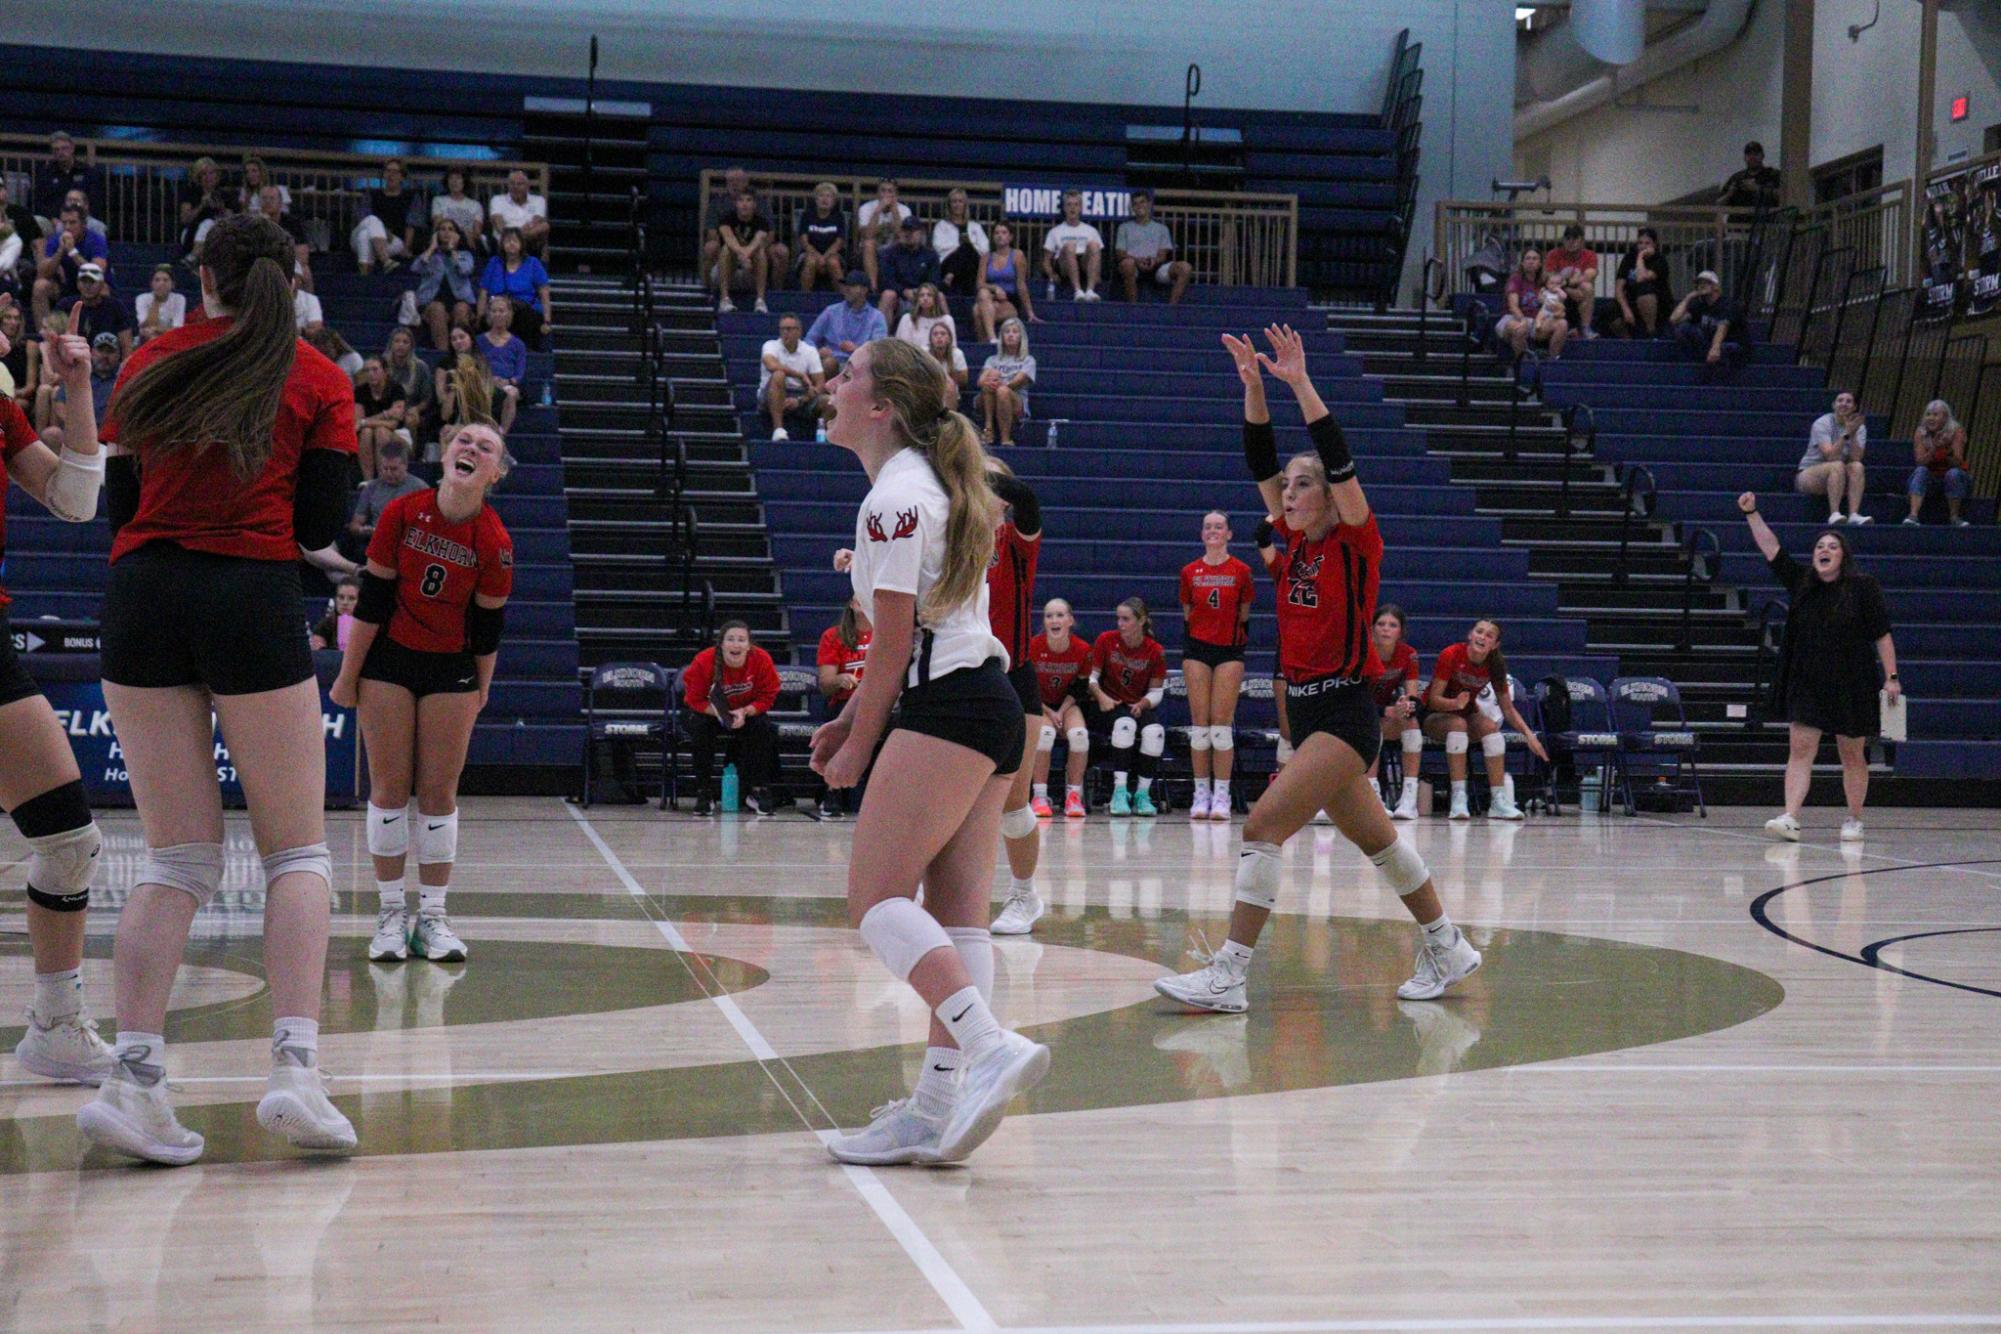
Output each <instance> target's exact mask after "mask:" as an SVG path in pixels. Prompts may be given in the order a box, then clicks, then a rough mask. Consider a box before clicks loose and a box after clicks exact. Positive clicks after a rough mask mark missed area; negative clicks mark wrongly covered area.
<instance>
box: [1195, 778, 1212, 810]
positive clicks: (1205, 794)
mask: <svg viewBox="0 0 2001 1334" xmlns="http://www.w3.org/2000/svg"><path fill="white" fill-rule="evenodd" d="M1208 800H1209V780H1208V779H1206V778H1198V779H1196V780H1195V804H1196V805H1198V806H1199V805H1202V804H1204V803H1206V802H1207V801H1208Z"/></svg>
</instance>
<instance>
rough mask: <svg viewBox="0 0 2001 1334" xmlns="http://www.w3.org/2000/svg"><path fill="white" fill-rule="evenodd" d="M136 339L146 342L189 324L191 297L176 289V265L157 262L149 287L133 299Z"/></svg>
mask: <svg viewBox="0 0 2001 1334" xmlns="http://www.w3.org/2000/svg"><path fill="white" fill-rule="evenodd" d="M132 306H133V314H134V316H135V317H136V324H135V327H134V331H133V332H134V334H135V341H137V342H141V343H143V342H145V341H146V340H147V339H149V338H157V337H159V336H160V335H161V334H163V333H167V332H169V331H171V330H174V329H178V328H180V327H181V326H182V325H183V324H185V323H187V319H188V299H187V298H186V297H184V296H182V295H181V294H180V293H179V292H176V291H175V290H174V266H173V265H171V264H156V265H154V266H153V277H152V280H151V281H150V282H149V283H148V284H147V287H146V290H145V291H143V292H141V293H140V294H139V295H138V296H137V297H135V298H134V299H133V302H132Z"/></svg>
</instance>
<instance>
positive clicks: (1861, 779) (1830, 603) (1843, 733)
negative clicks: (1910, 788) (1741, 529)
mask: <svg viewBox="0 0 2001 1334" xmlns="http://www.w3.org/2000/svg"><path fill="white" fill-rule="evenodd" d="M1737 508H1738V509H1740V510H1742V511H1744V521H1745V522H1746V523H1748V524H1749V525H1750V526H1751V537H1752V540H1753V541H1755V542H1756V543H1757V544H1758V551H1759V553H1760V554H1761V555H1763V556H1764V558H1765V561H1766V563H1767V564H1768V565H1770V566H1771V567H1772V574H1773V575H1774V577H1776V578H1777V579H1778V581H1779V583H1780V584H1781V585H1783V586H1784V587H1785V590H1786V594H1787V596H1788V599H1789V600H1790V602H1791V609H1790V610H1789V611H1788V612H1787V613H1786V629H1785V637H1784V638H1783V639H1782V640H1781V641H1780V643H1779V664H1778V670H1777V673H1776V675H1775V676H1774V677H1773V679H1772V695H1771V700H1770V704H1771V707H1772V708H1773V710H1774V711H1775V712H1776V711H1783V712H1784V714H1785V718H1786V721H1787V722H1788V723H1789V724H1791V728H1790V731H1791V735H1790V738H1789V740H1790V742H1791V746H1790V750H1789V753H1788V754H1787V756H1786V809H1785V811H1784V812H1783V813H1782V814H1779V815H1775V816H1773V817H1772V818H1771V819H1769V820H1767V821H1765V832H1766V833H1768V834H1771V835H1772V836H1773V837H1774V838H1782V839H1785V840H1786V841H1787V842H1790V843H1797V842H1799V837H1800V822H1799V813H1800V808H1801V807H1803V806H1805V805H1806V799H1807V792H1808V789H1809V788H1810V787H1811V785H1812V782H1813V761H1814V757H1815V756H1816V755H1817V754H1819V753H1820V738H1821V736H1822V735H1823V734H1824V733H1827V732H1832V733H1834V748H1835V751H1836V752H1837V753H1838V754H1839V755H1840V756H1841V791H1842V794H1843V795H1844V796H1845V797H1846V798H1847V799H1848V818H1847V819H1846V820H1844V821H1842V823H1841V840H1842V842H1844V843H1854V842H1860V841H1861V839H1862V806H1863V803H1864V802H1865V801H1867V800H1868V798H1869V738H1870V737H1872V736H1875V735H1877V734H1878V733H1879V732H1881V731H1882V730H1883V718H1882V709H1881V704H1880V700H1879V698H1878V694H1877V690H1878V677H1877V668H1878V666H1879V665H1880V666H1881V668H1882V677H1881V690H1882V694H1883V695H1886V696H1888V697H1889V699H1890V700H1891V701H1892V702H1893V703H1894V702H1895V701H1896V700H1897V699H1898V698H1900V697H1901V696H1902V694H1903V687H1902V686H1901V685H1900V684H1898V681H1897V645H1896V641H1894V640H1893V639H1891V637H1890V610H1889V606H1888V605H1887V604H1886V603H1885V602H1884V600H1883V588H1882V585H1880V584H1878V583H1877V582H1876V581H1875V579H1873V578H1871V577H1870V576H1869V575H1866V574H1864V573H1862V571H1860V570H1858V569H1856V568H1855V549H1854V547H1853V546H1851V545H1850V543H1849V540H1848V535H1847V534H1846V533H1842V532H1839V531H1835V530H1830V531H1828V532H1825V533H1822V534H1821V535H1820V537H1819V538H1818V539H1817V540H1816V541H1815V542H1814V544H1813V560H1812V563H1811V565H1810V566H1809V568H1807V569H1801V568H1800V567H1799V565H1798V564H1797V563H1796V562H1795V561H1794V560H1793V558H1792V557H1791V556H1788V555H1787V554H1786V553H1785V549H1784V548H1782V547H1781V546H1780V545H1779V539H1778V538H1777V536H1775V535H1774V534H1773V532H1772V530H1771V528H1770V527H1768V526H1767V525H1766V523H1765V520H1764V517H1763V516H1762V515H1760V514H1759V513H1758V498H1757V496H1755V495H1753V494H1752V493H1751V492H1749V491H1746V492H1745V493H1744V494H1743V495H1741V496H1739V497H1737Z"/></svg>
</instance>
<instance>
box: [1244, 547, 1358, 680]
mask: <svg viewBox="0 0 2001 1334" xmlns="http://www.w3.org/2000/svg"><path fill="white" fill-rule="evenodd" d="M1272 532H1273V538H1272V542H1273V545H1272V547H1271V548H1268V550H1269V552H1270V554H1269V555H1267V556H1266V557H1265V566H1266V568H1267V569H1269V570H1270V571H1271V576H1272V579H1273V581H1274V582H1276V583H1277V584H1278V643H1279V662H1278V667H1279V672H1280V674H1281V675H1283V676H1284V677H1285V679H1286V680H1288V681H1292V682H1295V683H1298V682H1305V681H1317V680H1321V679H1322V678H1325V677H1329V676H1332V677H1339V678H1341V679H1342V680H1347V681H1361V680H1364V679H1366V678H1368V677H1372V676H1380V675H1381V674H1382V670H1383V668H1382V664H1381V663H1379V662H1377V661H1376V649H1375V645H1374V644H1373V643H1371V642H1370V638H1369V627H1370V626H1371V625H1372V624H1373V623H1374V621H1375V619H1376V588H1377V585H1378V583H1379V582H1380V581H1381V578H1382V566H1383V535H1382V533H1381V532H1380V531H1379V530H1378V529H1377V528H1376V516H1375V514H1374V513H1373V512H1372V513H1371V514H1370V515H1369V517H1368V519H1367V520H1366V521H1364V522H1362V523H1358V524H1343V523H1337V524H1335V525H1334V526H1333V527H1332V528H1329V529H1328V530H1327V534H1326V536H1324V537H1322V538H1321V539H1320V540H1319V541H1317V542H1315V541H1311V540H1309V539H1308V538H1307V536H1306V534H1305V533H1302V532H1299V531H1298V530H1296V529H1294V528H1290V527H1288V526H1287V525H1286V522H1285V520H1284V519H1280V520H1279V521H1278V522H1277V523H1276V524H1274V525H1273V526H1272Z"/></svg>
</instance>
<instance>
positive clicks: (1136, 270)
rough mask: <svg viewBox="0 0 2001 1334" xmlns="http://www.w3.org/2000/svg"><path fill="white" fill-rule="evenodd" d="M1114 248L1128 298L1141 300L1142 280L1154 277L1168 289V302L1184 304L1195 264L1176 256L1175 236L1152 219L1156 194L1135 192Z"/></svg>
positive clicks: (1193, 274) (1164, 224)
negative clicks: (1182, 301)
mask: <svg viewBox="0 0 2001 1334" xmlns="http://www.w3.org/2000/svg"><path fill="white" fill-rule="evenodd" d="M1113 249H1114V250H1115V251H1116V252H1117V258H1118V262H1119V277H1120V278H1122V279H1123V280H1124V281H1125V287H1126V300H1128V301H1137V300H1139V282H1140V279H1141V278H1151V279H1153V281H1154V282H1156V283H1158V284H1160V285H1161V286H1162V287H1165V288H1167V304H1168V305H1170V306H1178V305H1180V304H1181V297H1182V295H1183V294H1184V293H1185V292H1187V290H1188V284H1189V283H1190V282H1192V281H1193V280H1194V278H1195V266H1194V265H1192V264H1190V263H1189V262H1188V261H1187V260H1185V259H1176V258H1175V257H1174V235H1173V233H1171V232H1169V231H1168V230H1167V224H1166V223H1162V222H1155V221H1154V220H1153V196H1152V195H1151V194H1149V193H1148V192H1146V191H1145V190H1136V191H1134V192H1133V215H1132V217H1131V218H1129V219H1127V220H1126V221H1125V222H1122V223H1120V224H1119V230H1118V232H1117V234H1116V238H1115V240H1114V242H1113Z"/></svg>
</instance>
